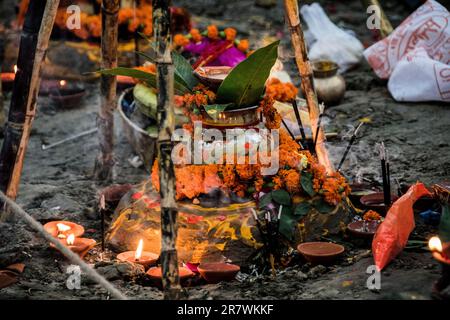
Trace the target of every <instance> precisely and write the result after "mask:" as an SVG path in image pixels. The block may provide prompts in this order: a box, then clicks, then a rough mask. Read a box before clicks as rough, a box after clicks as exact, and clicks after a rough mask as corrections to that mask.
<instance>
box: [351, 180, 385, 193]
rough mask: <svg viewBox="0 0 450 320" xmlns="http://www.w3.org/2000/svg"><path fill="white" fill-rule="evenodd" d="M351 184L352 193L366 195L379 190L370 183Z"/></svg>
mask: <svg viewBox="0 0 450 320" xmlns="http://www.w3.org/2000/svg"><path fill="white" fill-rule="evenodd" d="M349 186H350V189H351V190H352V191H351V194H352V195H358V196H365V195H369V194H373V193H377V192H379V191H378V190H375V189H374V188H373V187H372V186H371V185H370V184H368V183H351V184H350V185H349Z"/></svg>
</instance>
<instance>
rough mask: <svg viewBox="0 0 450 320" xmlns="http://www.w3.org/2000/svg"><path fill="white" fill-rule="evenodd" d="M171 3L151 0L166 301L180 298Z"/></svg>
mask: <svg viewBox="0 0 450 320" xmlns="http://www.w3.org/2000/svg"><path fill="white" fill-rule="evenodd" d="M169 6H170V0H153V26H154V32H155V33H154V37H155V43H156V50H155V51H156V67H157V73H156V82H157V87H158V104H157V112H158V123H159V134H158V161H159V181H160V195H161V267H162V284H163V288H164V298H165V299H179V298H180V297H181V287H180V279H179V275H178V257H177V250H176V240H177V216H178V212H177V206H176V202H175V171H174V167H173V163H172V158H171V151H172V141H171V138H172V133H173V130H174V123H175V121H174V110H173V104H172V101H173V86H174V67H173V64H172V58H171V55H170V47H171V44H170V41H171V39H170V9H169Z"/></svg>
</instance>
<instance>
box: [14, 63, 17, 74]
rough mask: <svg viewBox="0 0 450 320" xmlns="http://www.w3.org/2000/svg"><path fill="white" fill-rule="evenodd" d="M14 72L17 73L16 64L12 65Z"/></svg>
mask: <svg viewBox="0 0 450 320" xmlns="http://www.w3.org/2000/svg"><path fill="white" fill-rule="evenodd" d="M14 73H17V65H16V64H15V65H14Z"/></svg>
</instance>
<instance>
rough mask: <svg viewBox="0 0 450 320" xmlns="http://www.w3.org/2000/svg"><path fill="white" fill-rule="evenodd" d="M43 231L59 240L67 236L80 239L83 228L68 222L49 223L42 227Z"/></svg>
mask: <svg viewBox="0 0 450 320" xmlns="http://www.w3.org/2000/svg"><path fill="white" fill-rule="evenodd" d="M44 229H45V231H47V232H48V233H50V234H51V235H52V236H54V237H56V238H59V239H66V238H67V236H68V235H69V234H73V235H74V236H75V237H80V236H82V235H83V234H84V228H83V226H80V225H79V224H76V223H74V222H70V221H51V222H48V223H46V224H45V225H44Z"/></svg>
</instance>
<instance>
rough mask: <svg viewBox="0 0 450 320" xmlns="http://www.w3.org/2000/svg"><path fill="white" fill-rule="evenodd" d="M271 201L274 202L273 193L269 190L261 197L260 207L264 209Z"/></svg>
mask: <svg viewBox="0 0 450 320" xmlns="http://www.w3.org/2000/svg"><path fill="white" fill-rule="evenodd" d="M271 202H272V194H271V193H270V192H269V193H266V194H265V195H263V196H262V197H261V199H259V203H258V207H259V208H260V209H262V208H264V207H265V206H267V205H268V204H269V203H271Z"/></svg>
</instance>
